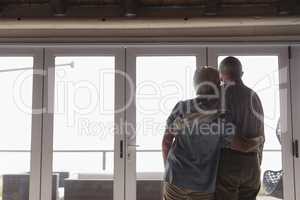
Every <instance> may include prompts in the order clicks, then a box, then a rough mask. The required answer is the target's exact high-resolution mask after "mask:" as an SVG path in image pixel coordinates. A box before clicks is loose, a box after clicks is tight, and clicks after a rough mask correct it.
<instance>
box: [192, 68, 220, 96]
mask: <svg viewBox="0 0 300 200" xmlns="http://www.w3.org/2000/svg"><path fill="white" fill-rule="evenodd" d="M219 86H220V77H219V72H218V70H217V69H216V68H213V67H201V68H197V69H196V71H195V74H194V87H195V90H196V94H197V95H210V94H214V93H215V88H219Z"/></svg>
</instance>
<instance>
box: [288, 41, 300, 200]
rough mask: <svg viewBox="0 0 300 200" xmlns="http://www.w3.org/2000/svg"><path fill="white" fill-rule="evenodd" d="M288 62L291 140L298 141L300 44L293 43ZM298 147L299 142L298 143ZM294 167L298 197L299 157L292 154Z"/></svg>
mask: <svg viewBox="0 0 300 200" xmlns="http://www.w3.org/2000/svg"><path fill="white" fill-rule="evenodd" d="M290 53H291V55H290V59H291V60H290V62H291V63H290V64H291V72H290V75H291V80H290V81H291V90H292V122H293V132H294V134H293V137H294V138H293V141H296V140H297V141H298V143H299V142H300V123H299V119H300V105H299V102H300V92H299V85H300V79H299V76H300V66H299V63H300V45H293V46H291V49H290ZM298 148H299V144H298ZM294 164H295V166H294V169H295V177H294V181H295V190H296V191H295V193H296V194H295V195H296V198H295V199H299V197H300V158H299V157H298V158H297V157H296V156H295V155H294Z"/></svg>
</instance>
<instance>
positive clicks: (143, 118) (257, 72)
mask: <svg viewBox="0 0 300 200" xmlns="http://www.w3.org/2000/svg"><path fill="white" fill-rule="evenodd" d="M126 51H127V59H126V60H127V62H126V73H127V74H128V75H129V76H130V77H131V78H132V80H133V83H132V84H131V85H127V90H126V91H133V94H132V93H130V94H129V93H128V94H127V102H130V103H129V105H130V106H129V108H128V109H127V110H126V121H127V123H128V124H129V125H130V127H131V129H129V131H128V130H127V135H126V141H127V142H126V147H127V149H126V152H127V159H126V181H125V183H126V185H125V190H126V192H125V197H126V199H137V200H142V199H147V200H148V199H152V200H153V199H157V200H159V199H161V192H162V190H161V187H162V180H163V171H164V168H163V161H162V156H161V142H162V136H163V134H164V128H165V121H166V119H167V117H168V115H169V114H170V112H171V110H172V108H173V107H174V105H175V104H176V103H177V102H178V101H180V100H185V99H189V98H193V97H194V96H195V95H194V91H193V83H192V80H193V79H192V76H193V73H194V70H195V69H196V67H201V66H206V65H208V66H212V67H217V66H218V64H219V62H220V61H221V60H222V59H223V58H225V57H226V56H236V57H237V58H239V59H240V60H241V62H242V64H243V70H244V75H243V81H244V83H245V84H246V85H247V86H249V87H251V88H252V89H253V90H254V91H256V92H257V93H258V95H259V97H260V98H261V101H262V104H263V107H264V122H265V134H266V143H265V147H264V152H263V163H262V167H261V168H262V176H261V180H262V186H263V187H262V189H261V191H260V194H259V197H258V199H261V200H264V199H266V198H269V197H270V195H271V196H274V195H275V193H276V194H277V197H278V198H281V199H283V195H284V199H289V200H294V199H295V196H294V194H295V190H294V181H293V180H294V165H293V162H294V160H293V155H292V145H291V144H292V141H293V133H292V122H291V117H292V116H291V99H290V96H291V85H290V82H289V80H290V67H289V57H288V52H289V50H288V47H281V46H268V47H260V46H234V47H232V46H211V47H209V46H208V47H199V48H195V47H191V48H188V47H185V48H181V47H176V46H175V47H174V46H173V47H147V48H128V49H127V50H126ZM132 86H133V87H134V89H131V87H132ZM132 95H133V96H134V98H133V99H132ZM270 180H272V181H273V182H272V181H270ZM271 182H272V183H273V185H270V184H272V183H271ZM270 187H272V188H271V189H270ZM274 188H275V189H274ZM276 188H277V190H276ZM280 188H281V189H280ZM282 190H283V191H282Z"/></svg>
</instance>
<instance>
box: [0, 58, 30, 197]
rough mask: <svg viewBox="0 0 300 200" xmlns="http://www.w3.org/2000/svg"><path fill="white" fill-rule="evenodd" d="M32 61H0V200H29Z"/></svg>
mask: <svg viewBox="0 0 300 200" xmlns="http://www.w3.org/2000/svg"><path fill="white" fill-rule="evenodd" d="M32 73H33V57H0V91H1V92H2V96H1V98H0V110H1V113H0V121H1V122H2V123H1V125H0V127H1V132H0V160H1V164H0V200H1V199H13V197H16V198H18V197H19V198H21V197H23V198H24V197H27V198H28V197H29V172H30V150H31V113H32V111H31V109H32Z"/></svg>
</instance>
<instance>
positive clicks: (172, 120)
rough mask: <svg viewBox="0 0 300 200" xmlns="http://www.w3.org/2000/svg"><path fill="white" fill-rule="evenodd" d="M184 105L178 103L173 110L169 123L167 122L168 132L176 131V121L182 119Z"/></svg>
mask: <svg viewBox="0 0 300 200" xmlns="http://www.w3.org/2000/svg"><path fill="white" fill-rule="evenodd" d="M182 110H183V105H182V102H181V101H180V102H178V103H177V104H176V105H175V107H174V108H173V110H172V112H171V114H170V115H169V117H168V119H167V122H166V130H168V131H169V132H172V131H174V129H175V128H176V124H175V122H176V120H177V119H178V118H180V117H182V113H183V111H182Z"/></svg>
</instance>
